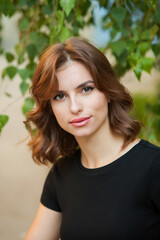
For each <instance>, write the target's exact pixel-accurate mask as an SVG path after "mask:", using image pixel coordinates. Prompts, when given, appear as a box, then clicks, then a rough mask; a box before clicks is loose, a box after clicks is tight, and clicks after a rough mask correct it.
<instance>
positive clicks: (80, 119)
mask: <svg viewBox="0 0 160 240" xmlns="http://www.w3.org/2000/svg"><path fill="white" fill-rule="evenodd" d="M89 118H90V117H81V118H75V119H73V120H72V121H71V122H70V123H78V122H83V121H85V120H87V119H89Z"/></svg>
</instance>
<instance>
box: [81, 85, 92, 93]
mask: <svg viewBox="0 0 160 240" xmlns="http://www.w3.org/2000/svg"><path fill="white" fill-rule="evenodd" d="M93 89H94V87H91V86H86V87H84V88H82V92H83V93H87V92H91V91H92V90H93Z"/></svg>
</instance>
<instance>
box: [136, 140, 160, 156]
mask: <svg viewBox="0 0 160 240" xmlns="http://www.w3.org/2000/svg"><path fill="white" fill-rule="evenodd" d="M139 151H140V152H141V153H143V155H145V156H148V157H151V158H152V159H154V158H156V157H158V156H160V147H158V146H156V145H154V144H152V143H150V142H148V141H147V140H144V139H141V141H140V148H139Z"/></svg>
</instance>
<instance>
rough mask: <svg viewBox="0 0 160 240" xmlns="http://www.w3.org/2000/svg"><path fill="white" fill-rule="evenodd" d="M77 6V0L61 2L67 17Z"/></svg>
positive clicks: (63, 0)
mask: <svg viewBox="0 0 160 240" xmlns="http://www.w3.org/2000/svg"><path fill="white" fill-rule="evenodd" d="M75 4H76V0H60V5H61V7H62V9H63V10H64V12H65V13H66V15H67V16H68V15H69V14H70V12H71V10H72V9H73V8H74V6H75Z"/></svg>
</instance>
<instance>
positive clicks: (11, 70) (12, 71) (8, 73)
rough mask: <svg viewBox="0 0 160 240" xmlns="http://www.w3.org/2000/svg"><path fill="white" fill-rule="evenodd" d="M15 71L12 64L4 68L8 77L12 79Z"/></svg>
mask: <svg viewBox="0 0 160 240" xmlns="http://www.w3.org/2000/svg"><path fill="white" fill-rule="evenodd" d="M16 73H17V68H16V67H14V66H9V67H7V68H6V74H7V75H8V76H9V78H10V79H11V80H12V79H13V78H14V76H15V75H16Z"/></svg>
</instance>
